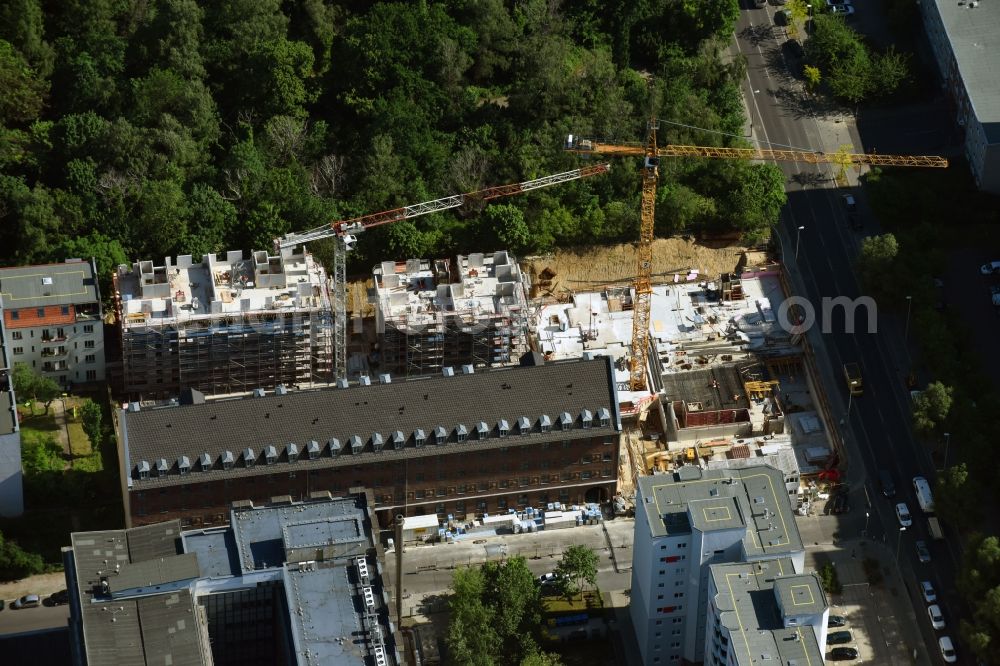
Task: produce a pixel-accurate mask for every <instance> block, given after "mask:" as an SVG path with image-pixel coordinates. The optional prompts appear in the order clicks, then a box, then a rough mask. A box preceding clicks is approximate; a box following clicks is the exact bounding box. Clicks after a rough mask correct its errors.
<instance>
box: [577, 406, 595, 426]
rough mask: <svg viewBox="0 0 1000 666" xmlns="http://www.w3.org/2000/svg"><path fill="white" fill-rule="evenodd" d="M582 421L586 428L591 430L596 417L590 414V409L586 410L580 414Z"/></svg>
mask: <svg viewBox="0 0 1000 666" xmlns="http://www.w3.org/2000/svg"><path fill="white" fill-rule="evenodd" d="M580 420H581V421H583V427H584V428H589V427H590V424H591V423H592V422H593V420H594V415H593V414H591V413H590V410H589V409H585V410H583V411H582V412H580Z"/></svg>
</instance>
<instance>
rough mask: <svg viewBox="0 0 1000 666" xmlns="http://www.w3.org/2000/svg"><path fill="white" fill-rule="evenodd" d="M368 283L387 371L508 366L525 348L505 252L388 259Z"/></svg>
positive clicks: (520, 289) (524, 315)
mask: <svg viewBox="0 0 1000 666" xmlns="http://www.w3.org/2000/svg"><path fill="white" fill-rule="evenodd" d="M373 277H374V283H375V292H376V296H377V299H378V300H377V304H376V307H375V317H376V324H377V328H378V336H379V347H380V350H381V366H382V369H383V370H385V371H387V372H390V373H393V374H401V375H407V376H411V375H423V374H431V373H439V372H442V371H443V369H444V368H449V367H450V368H458V367H460V366H463V365H472V366H475V367H485V366H495V365H507V364H511V363H517V361H518V359H519V358H520V357H521V355H522V354H523V353H524V352H525V351H527V350H528V338H527V322H528V303H527V299H526V294H525V286H524V281H523V277H522V274H521V270H520V268H518V265H517V262H516V261H515V260H514V258H513V257H512V256H510V255H509V254H508V253H507V252H504V251H500V252H495V253H493V254H492V255H485V254H478V253H476V254H470V255H469V256H467V257H463V256H458V257H456V258H455V260H454V261H450V260H448V259H439V260H435V261H433V262H432V263H429V262H426V261H422V260H420V259H410V260H408V261H406V262H405V263H394V262H391V261H387V262H383V263H382V264H380V265H379V266H376V267H375V269H374V271H373Z"/></svg>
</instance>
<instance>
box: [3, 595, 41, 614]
mask: <svg viewBox="0 0 1000 666" xmlns="http://www.w3.org/2000/svg"><path fill="white" fill-rule="evenodd" d="M41 604H42V600H41V599H40V598H39V597H38V595H37V594H26V595H24V596H23V597H21V598H20V599H18V600H17V601H15V602H14V603H12V604H11V605H10V607H11V608H16V609H19V610H20V609H21V608H36V607H38V606H40V605H41Z"/></svg>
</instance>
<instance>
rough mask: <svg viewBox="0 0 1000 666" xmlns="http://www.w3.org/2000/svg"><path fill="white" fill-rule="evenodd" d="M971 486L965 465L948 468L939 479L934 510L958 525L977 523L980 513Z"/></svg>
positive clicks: (960, 464)
mask: <svg viewBox="0 0 1000 666" xmlns="http://www.w3.org/2000/svg"><path fill="white" fill-rule="evenodd" d="M970 485H971V484H970V483H969V470H968V468H967V467H966V465H965V463H959V464H958V465H952V466H951V467H948V468H946V469H945V470H944V471H943V472H942V473H941V475H940V476H939V477H938V481H937V487H936V488H935V499H934V508H935V509H937V511H938V513H940V514H941V516H942V517H943V518H944V519H945V520H946V521H948V522H950V523H954V524H956V525H959V524H961V523H967V524H974V523H975V522H977V519H978V516H979V514H980V511H979V508H978V503H977V502H976V501H975V499H974V498H975V496H976V493H973V492H971V491H970Z"/></svg>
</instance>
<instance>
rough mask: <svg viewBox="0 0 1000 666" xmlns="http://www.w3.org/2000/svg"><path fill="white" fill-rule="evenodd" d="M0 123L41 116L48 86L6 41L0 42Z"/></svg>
mask: <svg viewBox="0 0 1000 666" xmlns="http://www.w3.org/2000/svg"><path fill="white" fill-rule="evenodd" d="M0 90H3V94H2V95H0V124H2V125H14V124H20V123H24V122H28V121H31V120H34V119H35V118H37V117H38V114H39V113H41V110H42V104H43V102H44V99H45V95H46V93H47V92H48V86H47V85H46V84H45V82H44V81H43V80H41V79H39V78H38V76H37V75H36V74H35V73H34V72H33V71H32V70H31V67H30V66H29V65H28V63H27V61H26V60H25V59H24V56H22V55H21V54H20V53H18V51H17V49H15V48H14V47H13V46H12V45H11V44H10V42H7V41H4V40H2V39H0Z"/></svg>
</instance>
